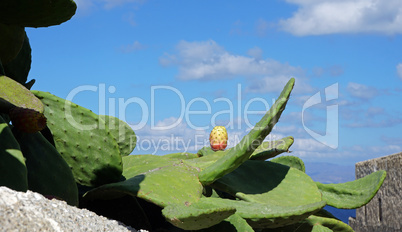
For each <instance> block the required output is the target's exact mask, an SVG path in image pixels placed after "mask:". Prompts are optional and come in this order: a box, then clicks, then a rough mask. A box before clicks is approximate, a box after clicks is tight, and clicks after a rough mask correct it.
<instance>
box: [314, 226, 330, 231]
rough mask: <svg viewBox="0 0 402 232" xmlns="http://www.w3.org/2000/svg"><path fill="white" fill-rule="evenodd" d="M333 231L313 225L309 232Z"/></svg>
mask: <svg viewBox="0 0 402 232" xmlns="http://www.w3.org/2000/svg"><path fill="white" fill-rule="evenodd" d="M332 231H333V230H331V229H329V228H328V227H325V226H322V225H314V226H313V229H312V230H311V232H332Z"/></svg>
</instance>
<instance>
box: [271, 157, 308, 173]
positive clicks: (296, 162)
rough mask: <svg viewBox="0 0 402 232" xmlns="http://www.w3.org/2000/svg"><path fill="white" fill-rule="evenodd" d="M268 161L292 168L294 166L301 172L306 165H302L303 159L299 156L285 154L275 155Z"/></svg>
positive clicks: (304, 170) (304, 169)
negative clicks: (275, 156)
mask: <svg viewBox="0 0 402 232" xmlns="http://www.w3.org/2000/svg"><path fill="white" fill-rule="evenodd" d="M270 161H271V162H274V163H278V164H283V165H286V166H289V167H292V168H296V169H298V170H300V171H302V172H306V167H305V166H304V162H303V160H301V159H300V158H299V157H296V156H292V155H286V156H281V157H277V158H275V159H272V160H270Z"/></svg>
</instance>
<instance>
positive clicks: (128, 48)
mask: <svg viewBox="0 0 402 232" xmlns="http://www.w3.org/2000/svg"><path fill="white" fill-rule="evenodd" d="M143 49H145V45H143V44H141V43H140V42H138V41H134V42H133V43H132V44H129V45H125V46H122V47H120V51H121V52H123V53H130V52H134V51H138V50H143Z"/></svg>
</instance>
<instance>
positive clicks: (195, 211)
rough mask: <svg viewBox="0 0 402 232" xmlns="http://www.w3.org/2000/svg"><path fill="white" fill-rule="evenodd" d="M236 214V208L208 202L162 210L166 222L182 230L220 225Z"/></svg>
mask: <svg viewBox="0 0 402 232" xmlns="http://www.w3.org/2000/svg"><path fill="white" fill-rule="evenodd" d="M235 212H236V208H234V207H231V206H227V205H223V204H221V205H216V204H213V202H212V203H211V202H209V201H204V200H202V201H199V202H196V203H193V204H187V205H184V204H181V205H177V204H174V205H168V206H166V208H164V209H163V210H162V214H163V216H165V218H166V220H167V221H168V222H170V223H171V224H173V225H174V226H176V227H179V228H181V229H184V230H200V229H204V228H208V227H211V226H214V225H216V224H218V223H220V222H221V221H222V220H224V219H225V218H227V217H229V216H230V215H232V214H234V213H235Z"/></svg>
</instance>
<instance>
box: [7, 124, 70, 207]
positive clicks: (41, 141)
mask: <svg viewBox="0 0 402 232" xmlns="http://www.w3.org/2000/svg"><path fill="white" fill-rule="evenodd" d="M14 136H15V137H16V138H17V140H18V142H19V144H20V146H21V151H22V153H23V154H24V157H25V158H26V166H27V169H28V183H29V189H30V190H32V191H35V192H39V193H41V194H43V195H50V196H55V197H58V198H60V199H63V200H65V201H66V202H67V203H68V204H70V205H75V206H77V205H78V189H77V185H76V183H75V180H74V176H73V174H72V172H71V170H70V167H69V166H68V165H67V163H66V161H64V159H63V158H62V157H61V155H60V154H59V153H58V152H57V150H56V149H55V148H54V147H53V145H51V144H50V143H49V142H48V141H47V140H46V139H45V138H44V137H43V136H42V134H41V133H40V132H36V133H31V134H28V133H24V132H19V131H17V130H15V131H14Z"/></svg>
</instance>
